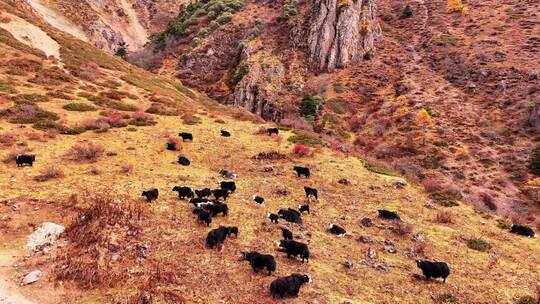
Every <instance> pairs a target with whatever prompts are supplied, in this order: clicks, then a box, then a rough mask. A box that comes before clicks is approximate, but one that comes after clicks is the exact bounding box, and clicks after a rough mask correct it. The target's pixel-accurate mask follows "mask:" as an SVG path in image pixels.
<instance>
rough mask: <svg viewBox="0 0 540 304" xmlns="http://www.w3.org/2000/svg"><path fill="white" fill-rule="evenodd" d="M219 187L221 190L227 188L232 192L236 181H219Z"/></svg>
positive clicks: (234, 189)
mask: <svg viewBox="0 0 540 304" xmlns="http://www.w3.org/2000/svg"><path fill="white" fill-rule="evenodd" d="M219 187H220V188H221V189H223V190H227V191H229V192H231V193H234V191H236V183H235V182H226V181H221V182H219Z"/></svg>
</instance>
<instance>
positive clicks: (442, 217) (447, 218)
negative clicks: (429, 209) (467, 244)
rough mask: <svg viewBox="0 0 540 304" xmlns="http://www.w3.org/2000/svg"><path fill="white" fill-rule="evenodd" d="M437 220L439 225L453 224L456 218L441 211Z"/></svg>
mask: <svg viewBox="0 0 540 304" xmlns="http://www.w3.org/2000/svg"><path fill="white" fill-rule="evenodd" d="M435 220H436V221H437V223H441V224H451V223H453V222H454V216H453V215H452V213H450V212H448V211H439V213H437V217H436V218H435Z"/></svg>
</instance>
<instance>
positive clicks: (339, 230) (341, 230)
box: [328, 224, 347, 236]
mask: <svg viewBox="0 0 540 304" xmlns="http://www.w3.org/2000/svg"><path fill="white" fill-rule="evenodd" d="M328 231H330V233H332V234H335V235H337V236H344V235H345V233H347V232H346V231H345V229H344V228H343V227H340V226H338V225H336V224H330V225H329V226H328Z"/></svg>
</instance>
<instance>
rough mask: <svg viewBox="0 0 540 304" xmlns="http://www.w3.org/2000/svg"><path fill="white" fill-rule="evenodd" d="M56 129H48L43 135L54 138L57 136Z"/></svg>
mask: <svg viewBox="0 0 540 304" xmlns="http://www.w3.org/2000/svg"><path fill="white" fill-rule="evenodd" d="M58 134H59V133H58V130H55V129H49V130H47V131H46V132H45V137H46V138H48V139H56V138H57V137H58Z"/></svg>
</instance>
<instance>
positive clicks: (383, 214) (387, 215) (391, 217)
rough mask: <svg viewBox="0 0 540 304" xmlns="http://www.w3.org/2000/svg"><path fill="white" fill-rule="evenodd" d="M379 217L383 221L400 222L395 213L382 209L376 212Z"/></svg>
mask: <svg viewBox="0 0 540 304" xmlns="http://www.w3.org/2000/svg"><path fill="white" fill-rule="evenodd" d="M377 213H378V214H379V217H380V218H382V219H385V220H401V218H400V217H399V215H398V214H397V213H396V212H393V211H388V210H384V209H380V210H377Z"/></svg>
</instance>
